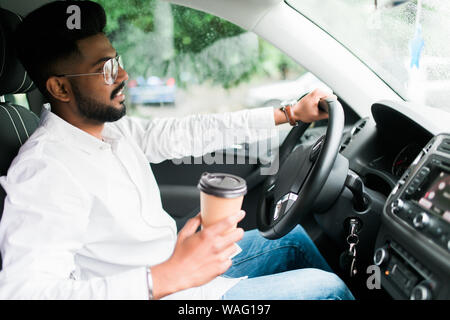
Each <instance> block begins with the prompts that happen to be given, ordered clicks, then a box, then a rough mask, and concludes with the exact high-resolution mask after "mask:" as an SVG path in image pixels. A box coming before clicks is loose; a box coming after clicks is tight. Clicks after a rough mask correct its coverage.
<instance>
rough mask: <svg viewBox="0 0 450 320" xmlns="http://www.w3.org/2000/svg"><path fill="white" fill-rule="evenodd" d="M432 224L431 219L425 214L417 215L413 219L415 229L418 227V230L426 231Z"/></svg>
mask: <svg viewBox="0 0 450 320" xmlns="http://www.w3.org/2000/svg"><path fill="white" fill-rule="evenodd" d="M430 224H431V219H430V217H429V216H428V215H427V214H426V213H425V212H421V213H419V214H417V215H416V216H415V217H414V219H413V225H414V227H416V229H424V228H426V227H429V226H430Z"/></svg>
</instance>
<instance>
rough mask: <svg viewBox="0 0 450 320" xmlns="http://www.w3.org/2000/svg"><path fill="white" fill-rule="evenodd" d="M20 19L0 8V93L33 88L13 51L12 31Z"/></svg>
mask: <svg viewBox="0 0 450 320" xmlns="http://www.w3.org/2000/svg"><path fill="white" fill-rule="evenodd" d="M20 21H22V18H21V17H20V16H19V15H17V14H15V13H13V12H11V11H8V10H6V9H2V8H0V95H4V94H7V93H25V92H28V91H31V90H33V89H34V85H33V81H31V79H30V77H29V76H28V74H27V72H26V71H25V69H24V67H23V66H22V64H21V63H20V61H19V59H18V58H17V56H16V53H15V48H14V42H13V32H14V30H15V29H16V27H17V25H18V24H19V23H20Z"/></svg>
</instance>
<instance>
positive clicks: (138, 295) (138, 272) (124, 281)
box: [106, 267, 149, 300]
mask: <svg viewBox="0 0 450 320" xmlns="http://www.w3.org/2000/svg"><path fill="white" fill-rule="evenodd" d="M106 282H107V284H108V292H109V293H110V294H109V299H112V300H149V294H148V286H147V267H141V268H136V269H132V270H130V271H126V272H123V273H119V274H117V275H113V276H110V277H107V278H106Z"/></svg>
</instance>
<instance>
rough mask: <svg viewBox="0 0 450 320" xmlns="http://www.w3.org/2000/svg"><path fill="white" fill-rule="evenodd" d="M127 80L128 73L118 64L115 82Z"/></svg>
mask: <svg viewBox="0 0 450 320" xmlns="http://www.w3.org/2000/svg"><path fill="white" fill-rule="evenodd" d="M127 80H128V73H127V72H126V71H125V69H124V68H122V67H121V66H119V72H118V74H117V79H116V82H119V83H122V82H123V81H127Z"/></svg>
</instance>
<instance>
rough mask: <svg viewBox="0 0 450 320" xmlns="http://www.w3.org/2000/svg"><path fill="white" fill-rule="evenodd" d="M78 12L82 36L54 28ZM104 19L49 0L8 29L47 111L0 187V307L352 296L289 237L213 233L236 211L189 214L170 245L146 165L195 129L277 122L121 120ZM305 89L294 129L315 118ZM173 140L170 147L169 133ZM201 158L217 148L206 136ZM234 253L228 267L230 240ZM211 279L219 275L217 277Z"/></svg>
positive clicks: (267, 114)
mask: <svg viewBox="0 0 450 320" xmlns="http://www.w3.org/2000/svg"><path fill="white" fill-rule="evenodd" d="M70 5H77V6H79V7H80V10H81V28H80V29H76V28H74V29H70V28H68V27H67V25H66V19H67V16H68V15H67V8H68V6H70ZM105 24H106V17H105V13H104V11H103V9H102V8H101V6H99V5H98V4H96V3H93V2H88V1H80V2H71V1H60V2H54V3H50V4H48V5H45V6H43V7H41V8H40V9H38V10H36V11H34V12H33V13H31V14H30V15H28V16H27V17H26V18H25V19H24V21H23V22H22V24H21V25H20V26H19V28H18V30H17V32H16V38H17V40H18V43H17V51H18V54H19V57H20V59H21V60H22V62H23V64H24V66H25V68H26V69H27V71H28V72H29V74H30V76H31V78H32V79H33V80H34V82H35V83H36V85H37V87H38V88H39V89H40V91H41V92H42V93H43V94H44V95H45V96H46V97H47V99H48V100H49V101H50V103H51V111H50V110H45V111H44V112H43V114H42V115H41V124H40V126H39V128H38V129H37V130H36V131H35V133H34V134H33V135H32V136H31V137H30V138H29V140H28V141H27V142H26V143H25V144H24V145H23V147H22V148H21V149H20V152H19V154H18V156H17V157H16V158H15V159H14V161H13V163H12V165H11V167H10V169H9V170H8V175H7V177H1V178H0V183H1V185H2V187H3V188H4V189H5V191H6V193H7V198H6V200H5V206H4V213H3V218H2V221H1V224H0V248H1V253H2V256H3V270H2V272H1V273H0V298H13V299H14V298H25V299H30V298H36V299H161V298H166V299H171V298H175V299H192V298H194V299H195V298H196V299H219V298H224V299H351V298H352V295H351V293H350V292H349V291H348V289H347V288H346V287H345V285H344V284H343V282H342V281H341V280H340V279H339V278H338V277H337V276H336V275H334V274H333V273H332V272H331V269H330V268H329V266H328V265H327V263H326V262H325V261H324V259H323V257H322V256H321V255H320V253H319V252H318V250H317V248H316V247H315V246H314V244H313V243H312V241H311V239H310V238H309V237H308V235H307V234H306V233H305V232H304V230H303V229H302V228H301V227H297V228H296V229H294V230H293V231H292V232H291V233H290V234H288V235H287V236H286V237H284V238H283V239H280V240H277V241H269V240H266V239H264V238H262V237H261V236H259V234H258V233H257V232H256V231H250V232H246V233H245V235H244V232H243V230H242V229H240V228H236V229H235V230H234V231H233V232H231V233H227V234H226V235H223V231H224V230H227V229H229V228H230V227H231V226H233V225H235V224H236V223H237V222H239V221H240V220H241V219H242V218H243V217H244V212H242V211H241V212H239V213H230V217H229V218H227V219H224V220H222V221H220V222H218V223H217V224H215V225H212V226H210V227H207V228H204V229H202V230H200V231H197V230H198V227H199V226H200V224H201V218H200V216H199V215H197V216H196V217H194V218H192V219H191V220H189V221H188V222H187V223H186V225H185V226H184V227H183V229H182V230H181V231H180V232H179V234H178V235H177V233H176V226H175V223H174V221H173V219H172V218H171V217H170V216H169V215H168V214H167V213H166V212H165V211H164V210H163V208H162V205H161V200H160V195H159V190H158V187H157V184H156V181H155V179H154V176H153V174H152V172H151V169H150V168H149V165H148V162H149V161H150V162H159V161H163V160H164V159H171V158H176V157H182V156H187V155H200V154H196V153H198V152H199V151H198V150H193V148H192V147H191V146H192V145H193V143H192V142H193V141H194V140H195V139H197V138H198V137H199V136H201V135H202V133H204V132H209V133H212V134H216V135H219V134H222V132H223V131H224V130H225V129H233V130H242V131H243V132H244V135H245V136H244V137H242V139H250V138H252V139H254V138H253V137H255V136H256V137H260V135H259V133H260V131H261V130H260V129H263V128H265V129H270V128H272V127H274V126H275V124H280V123H284V122H286V121H287V119H286V115H285V114H284V113H283V112H282V111H280V110H273V109H272V108H264V109H258V110H251V111H250V110H244V111H239V112H235V113H226V114H221V115H203V116H192V117H188V118H184V119H159V120H155V121H142V120H136V119H131V118H128V117H124V115H125V113H126V111H125V110H126V109H125V105H124V99H125V97H124V95H123V93H122V89H123V87H124V84H125V81H126V80H127V79H128V75H127V73H126V72H125V70H124V69H123V68H122V66H121V63H120V58H119V56H118V55H117V52H116V51H115V49H114V48H113V47H112V45H111V43H110V42H109V40H108V39H107V38H106V36H105V35H104V33H103V28H104V26H105ZM325 95H326V94H324V93H322V92H320V91H317V90H316V91H314V92H313V93H311V94H309V95H308V96H306V97H305V98H304V99H302V100H301V101H300V102H299V103H298V104H296V105H295V106H293V111H292V113H291V114H290V117H291V118H294V120H303V121H306V122H311V121H314V120H318V119H323V118H325V117H326V116H327V115H326V114H323V113H321V112H319V110H318V108H317V102H318V100H319V99H320V98H321V97H323V96H325ZM180 135H181V136H183V139H184V140H183V141H182V143H180V142H179V141H176V140H175V139H173V137H178V136H180ZM218 140H220V141H217V142H215V143H212V144H211V145H209V146H208V148H206V149H203V150H202V152H203V153H206V152H209V151H213V150H217V149H220V148H223V147H224V145H223V142H221V141H222V139H218ZM236 242H238V244H239V246H240V247H241V249H242V252H241V253H239V254H238V255H237V256H236V257H235V258H233V260H231V259H230V256H232V255H233V254H234V253H235V250H236V249H235V243H236ZM221 275H222V276H221Z"/></svg>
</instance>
